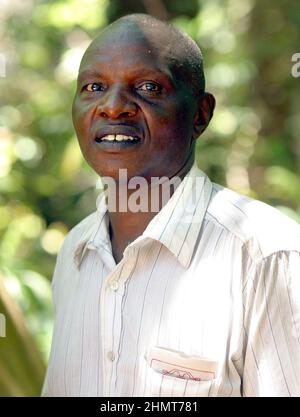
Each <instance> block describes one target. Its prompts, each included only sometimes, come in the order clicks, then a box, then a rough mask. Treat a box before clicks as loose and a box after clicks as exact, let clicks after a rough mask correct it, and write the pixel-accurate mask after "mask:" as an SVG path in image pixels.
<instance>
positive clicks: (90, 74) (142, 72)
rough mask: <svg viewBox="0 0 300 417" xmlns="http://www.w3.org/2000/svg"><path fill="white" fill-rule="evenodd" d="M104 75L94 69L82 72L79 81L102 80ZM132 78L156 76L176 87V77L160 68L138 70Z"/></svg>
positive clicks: (131, 74)
mask: <svg viewBox="0 0 300 417" xmlns="http://www.w3.org/2000/svg"><path fill="white" fill-rule="evenodd" d="M101 76H102V75H101V73H100V72H98V71H95V70H93V69H87V70H84V71H82V72H81V73H80V74H79V75H78V81H79V82H82V81H83V80H84V79H86V78H91V77H94V78H100V77H101ZM130 76H133V77H134V76H139V77H145V76H155V77H158V78H165V79H166V80H167V81H168V82H169V83H170V84H171V85H173V86H174V77H172V74H171V73H167V72H165V71H162V70H160V69H159V68H153V69H147V68H144V67H141V68H137V69H136V70H134V71H132V72H131V73H130Z"/></svg>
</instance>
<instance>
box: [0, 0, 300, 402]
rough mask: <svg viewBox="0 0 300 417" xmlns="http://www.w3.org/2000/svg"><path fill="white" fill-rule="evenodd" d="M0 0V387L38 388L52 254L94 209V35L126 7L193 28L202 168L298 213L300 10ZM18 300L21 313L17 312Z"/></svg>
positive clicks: (251, 2)
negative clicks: (79, 81) (87, 60)
mask: <svg viewBox="0 0 300 417" xmlns="http://www.w3.org/2000/svg"><path fill="white" fill-rule="evenodd" d="M0 5H1V14H0V54H1V57H2V58H3V57H4V58H5V61H6V66H5V68H2V69H0V73H1V75H4V69H5V72H6V76H5V77H4V76H1V77H0V106H1V107H0V271H1V272H2V277H0V280H1V283H2V284H3V288H4V287H5V289H4V290H3V291H5V294H6V296H5V302H4V301H3V300H1V296H3V293H2V295H1V293H0V309H1V308H2V309H5V311H6V312H7V314H8V317H7V323H8V326H7V337H6V339H2V338H1V339H0V395H39V392H40V389H41V380H42V375H43V372H44V370H45V363H46V360H47V356H48V353H49V347H50V339H51V331H52V310H51V291H50V282H51V275H52V272H53V268H54V263H55V257H56V254H57V252H58V250H59V247H60V244H61V242H62V240H63V238H64V236H65V235H66V233H67V232H68V230H69V229H70V228H71V227H73V226H74V225H75V224H76V223H77V222H78V221H80V220H81V219H82V218H83V217H84V216H86V215H87V214H89V213H91V212H92V211H93V210H94V207H95V198H96V186H95V185H96V182H97V178H96V175H95V174H94V173H93V172H91V170H90V169H89V168H88V167H87V165H86V163H85V162H84V161H83V159H82V156H81V154H80V151H79V147H78V145H77V141H76V138H75V135H74V130H73V127H72V122H71V102H72V98H73V94H74V91H75V83H76V75H77V69H78V64H79V62H80V59H81V56H82V54H83V52H84V50H85V48H86V47H87V46H88V44H89V42H90V40H91V39H92V38H93V37H94V36H96V34H97V33H98V32H99V30H100V29H101V27H104V26H105V25H106V24H108V23H109V22H110V21H112V20H114V19H115V18H117V17H119V16H122V15H124V14H126V13H129V12H148V13H150V14H154V15H156V16H158V17H162V18H165V19H169V20H171V21H172V22H173V23H174V24H175V25H177V26H178V27H180V28H182V29H183V30H185V31H186V32H188V33H189V34H190V35H191V36H192V37H193V38H194V39H195V40H196V41H197V42H198V43H199V45H200V46H201V48H202V51H203V54H204V59H205V71H206V79H207V89H208V90H209V91H210V92H212V93H213V94H214V95H215V96H216V99H217V108H216V112H215V116H214V118H213V120H212V122H211V125H210V128H209V129H208V131H207V132H206V133H205V135H204V136H203V137H201V139H200V140H199V143H198V148H197V160H198V162H199V165H200V167H201V168H202V169H203V170H204V171H205V172H206V173H207V174H208V175H209V176H210V177H211V178H212V180H214V181H215V182H218V183H221V184H223V185H225V186H228V187H229V188H232V189H234V190H236V191H238V192H241V193H244V194H247V195H250V196H252V197H254V198H258V199H260V200H263V201H265V202H267V203H269V204H271V205H273V206H275V207H278V208H279V209H280V210H282V211H283V212H285V213H286V214H287V215H289V216H291V217H293V218H294V219H295V220H296V221H299V222H300V182H299V172H300V138H299V130H300V117H299V113H300V101H299V87H300V78H293V77H292V75H291V67H292V62H291V57H292V55H293V54H294V53H295V52H300V50H299V45H300V42H299V41H300V30H299V28H300V6H299V4H298V3H297V2H295V1H293V0H280V1H279V0H273V1H272V0H261V1H258V0H243V1H240V0H227V1H221V0H209V1H208V0H207V1H200V0H199V1H197V0H195V1H189V2H181V1H167V0H165V1H162V0H160V1H158V0H156V1H154V0H152V1H149V0H148V1H146V0H144V1H134V0H127V1H121V0H118V1H117V0H111V1H109V0H66V1H58V0H55V1H50V0H0ZM0 62H2V63H3V59H1V60H0ZM3 297H4V296H3ZM11 308H12V309H13V311H15V310H16V309H18V308H19V309H21V310H20V311H22V314H17V315H13V317H11V316H10V311H12V310H11ZM0 312H1V310H0ZM3 312H4V311H3ZM25 333H26V334H25ZM24 337H25V339H24ZM20 340H21V341H22V340H26V343H25V342H24V349H22V348H21V349H20V346H19V345H20V343H21V342H20ZM4 341H5V342H4ZM30 344H31V348H30ZM17 345H18V346H19V349H16V347H17ZM21 345H22V343H21ZM25 345H26V347H25ZM30 350H31V352H35V354H34V358H33V357H32V355H30V354H28V352H30ZM8 352H11V356H12V358H10V359H12V360H8ZM13 355H15V356H13ZM22 355H23V356H22ZM37 356H39V358H37ZM22 359H23V360H22ZM30 369H31V370H32V372H30Z"/></svg>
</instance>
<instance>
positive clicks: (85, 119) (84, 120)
mask: <svg viewBox="0 0 300 417" xmlns="http://www.w3.org/2000/svg"><path fill="white" fill-rule="evenodd" d="M92 114H93V110H92V106H91V105H87V104H84V103H82V102H79V100H75V101H74V104H73V107H72V118H73V125H74V128H75V130H76V133H77V135H78V139H80V137H81V136H84V135H85V134H86V132H87V131H88V129H89V126H90V123H91V117H92Z"/></svg>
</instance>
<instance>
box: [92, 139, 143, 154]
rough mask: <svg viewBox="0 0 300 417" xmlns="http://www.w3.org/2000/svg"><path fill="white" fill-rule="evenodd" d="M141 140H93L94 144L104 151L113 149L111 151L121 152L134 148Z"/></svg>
mask: <svg viewBox="0 0 300 417" xmlns="http://www.w3.org/2000/svg"><path fill="white" fill-rule="evenodd" d="M141 143H142V141H141V140H138V141H123V142H121V141H120V142H118V141H111V142H109V141H108V140H107V141H99V142H98V141H95V144H96V146H97V147H98V148H100V149H102V150H104V151H113V152H122V151H126V150H132V149H136V148H138V147H139V146H141Z"/></svg>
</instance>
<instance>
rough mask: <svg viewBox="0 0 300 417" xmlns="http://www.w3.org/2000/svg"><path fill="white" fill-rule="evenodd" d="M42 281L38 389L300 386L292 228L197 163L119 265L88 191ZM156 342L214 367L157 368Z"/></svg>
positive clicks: (252, 392) (101, 202)
mask: <svg viewBox="0 0 300 417" xmlns="http://www.w3.org/2000/svg"><path fill="white" fill-rule="evenodd" d="M196 185H197V186H196ZM52 287H53V301H54V308H55V325H54V334H53V340H52V348H51V354H50V360H49V365H48V370H47V375H46V378H45V382H44V387H43V391H42V395H44V396H105V397H106V396H116V397H119V396H129V397H130V396H175V397H176V396H177V397H184V396H299V395H300V227H299V225H298V224H296V223H295V222H293V221H292V220H290V219H289V218H287V217H286V216H284V215H283V214H281V213H280V212H279V211H277V210H275V209H274V208H272V207H270V206H268V205H266V204H264V203H261V202H258V201H255V200H252V199H250V198H247V197H244V196H241V195H239V194H237V193H235V192H233V191H230V190H228V189H226V188H223V187H221V186H219V185H216V184H212V183H211V182H210V181H209V179H208V177H207V176H206V175H205V174H204V173H203V172H202V171H200V170H199V169H198V167H197V166H196V164H194V166H193V167H192V169H191V170H190V172H189V174H188V175H187V176H186V177H185V179H184V181H183V182H182V183H181V184H180V185H179V187H178V188H177V189H176V191H175V193H174V194H173V196H172V197H171V199H170V200H169V201H168V202H167V204H166V205H165V206H164V207H163V208H162V210H161V211H160V212H159V213H158V214H157V215H156V216H155V217H154V218H153V219H152V220H151V222H150V223H149V225H148V226H147V228H146V230H145V231H144V233H143V234H142V235H141V236H139V237H138V238H137V239H136V240H135V241H134V242H132V243H131V244H130V245H129V246H127V248H126V249H125V251H124V256H123V258H122V260H121V261H120V262H119V263H118V264H117V265H116V263H115V261H114V258H113V256H112V249H111V243H110V239H109V233H108V213H107V211H106V206H105V199H104V198H100V199H98V205H97V211H96V212H95V213H93V214H91V215H90V216H88V217H87V218H86V219H84V220H83V221H82V222H81V223H79V224H78V225H77V226H76V227H75V228H74V229H72V230H71V232H70V233H69V234H68V236H67V237H66V239H65V241H64V244H63V246H62V249H61V251H60V253H59V255H58V259H57V264H56V268H55V272H54V277H53V281H52ZM155 347H158V348H160V349H164V352H167V353H168V352H169V353H170V352H174V351H175V352H177V353H178V355H180V357H181V358H184V360H185V361H186V364H188V363H192V360H193V358H194V357H196V359H198V360H201V358H202V359H203V360H204V362H203V363H204V364H205V363H209V361H213V363H214V364H215V366H216V371H215V373H214V374H212V376H211V377H209V378H208V380H205V378H204V380H202V379H201V378H198V379H197V378H190V377H189V376H188V377H186V376H184V377H182V375H177V374H176V375H174V374H172V372H171V373H166V371H165V370H164V369H156V368H155V367H153V366H152V361H149V355H150V352H151V350H152V348H155ZM177 353H176V354H177ZM156 359H157V361H156V363H158V364H160V359H159V358H156ZM205 361H206V362H205ZM165 362H168V361H165ZM153 363H154V362H153ZM201 363H202V362H201ZM173 365H174V364H173V363H172V366H173ZM175 365H176V363H175ZM161 366H163V365H161ZM164 366H165V365H164ZM207 366H208V365H207ZM175 368H176V366H175ZM168 369H169V368H168ZM202 371H203V372H205V369H204V368H203V369H202ZM207 375H209V373H207Z"/></svg>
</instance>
